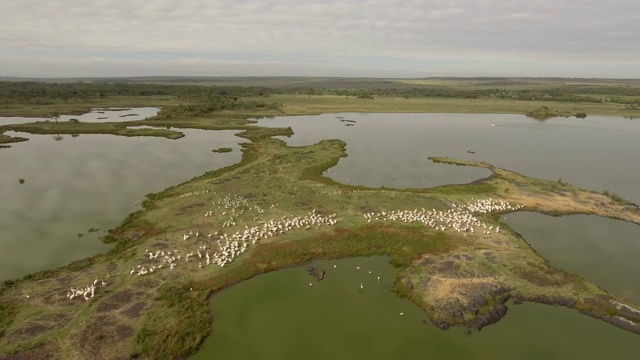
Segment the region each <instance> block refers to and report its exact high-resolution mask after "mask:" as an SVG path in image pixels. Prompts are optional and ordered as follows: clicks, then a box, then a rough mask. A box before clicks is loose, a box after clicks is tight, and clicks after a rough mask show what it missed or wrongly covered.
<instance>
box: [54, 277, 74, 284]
mask: <svg viewBox="0 0 640 360" xmlns="http://www.w3.org/2000/svg"><path fill="white" fill-rule="evenodd" d="M56 281H57V282H58V283H59V284H60V285H62V286H64V287H69V286H70V285H71V282H72V281H73V276H71V275H64V276H60V277H59V278H56Z"/></svg>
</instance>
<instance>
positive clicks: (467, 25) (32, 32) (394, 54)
mask: <svg viewBox="0 0 640 360" xmlns="http://www.w3.org/2000/svg"><path fill="white" fill-rule="evenodd" d="M0 14H2V16H3V21H2V22H0V47H1V48H3V49H11V50H12V51H11V53H12V54H16V55H17V56H19V55H20V52H23V53H22V57H26V56H28V54H29V53H28V51H31V50H39V51H45V52H47V53H49V54H57V56H58V59H63V58H68V57H70V56H71V55H72V54H78V53H79V52H82V53H86V54H90V53H91V52H93V53H104V52H109V53H111V56H108V57H105V59H106V60H105V61H110V60H109V59H110V58H114V59H115V58H121V59H131V58H132V57H135V56H136V54H140V53H146V54H157V56H160V57H162V56H165V55H166V54H172V55H173V56H182V57H183V58H185V59H188V58H194V57H200V56H202V57H204V58H216V59H222V60H225V61H231V60H233V59H238V58H240V59H244V60H251V61H260V60H262V59H265V58H266V59H270V60H274V59H275V60H278V61H282V62H290V63H292V64H294V63H296V61H299V59H308V60H307V63H308V64H309V65H310V66H311V65H313V66H326V67H327V68H331V67H333V66H335V61H336V58H343V59H344V61H345V64H353V63H357V62H360V63H361V67H364V68H367V67H371V66H370V64H371V62H373V61H374V60H373V59H374V58H375V59H381V58H382V59H386V61H387V62H388V65H387V67H386V69H388V70H390V71H391V70H394V71H395V69H397V68H398V67H399V65H397V64H395V62H398V61H399V62H402V61H409V62H416V61H429V60H446V59H449V60H469V59H477V60H479V61H486V60H491V59H495V60H511V61H530V60H536V61H541V62H545V63H546V64H550V63H554V62H561V63H562V62H571V61H573V62H582V63H584V62H596V61H599V62H610V63H611V64H615V63H616V62H620V61H623V62H625V61H626V62H637V61H638V60H639V59H640V47H638V46H637V45H636V43H637V40H636V39H638V38H640V26H638V25H637V24H638V23H640V18H639V15H638V14H640V3H638V2H637V1H627V0H617V1H609V2H603V1H589V0H584V1H566V0H537V1H533V0H513V1H499V0H481V1H462V0H458V1H454V0H449V1H443V0H406V1H381V0H372V1H363V0H357V1H327V0H235V1H229V0H222V1H201V0H182V1H175V0H154V1H140V0H138V1H135V0H110V1H103V0H66V1H62V0H59V1H35V0H4V1H2V2H0ZM163 54H165V55H163ZM83 56H86V57H87V58H90V57H91V55H83ZM7 60H11V59H7ZM158 60H160V61H161V60H162V59H158ZM105 66H106V65H105ZM113 66H119V65H118V63H117V62H115V61H114V62H113ZM350 66H351V65H342V66H338V67H339V68H344V69H349V68H350ZM376 66H377V68H379V69H380V70H381V71H384V70H385V66H382V65H376ZM356 68H357V67H356ZM405 70H406V71H409V70H411V69H408V68H407V69H405ZM523 75H524V74H523ZM631 76H638V74H637V73H636V74H635V75H631Z"/></svg>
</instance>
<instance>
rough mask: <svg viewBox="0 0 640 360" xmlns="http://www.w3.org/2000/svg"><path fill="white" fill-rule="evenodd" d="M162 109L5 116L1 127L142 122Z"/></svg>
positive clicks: (118, 109) (145, 108) (114, 109)
mask: <svg viewBox="0 0 640 360" xmlns="http://www.w3.org/2000/svg"><path fill="white" fill-rule="evenodd" d="M158 111H160V109H158V108H155V107H140V108H108V109H103V108H95V109H92V110H91V111H90V112H88V113H85V114H81V115H58V116H57V117H53V116H52V117H22V116H5V117H0V125H8V124H24V123H31V122H35V121H53V122H68V121H71V122H120V121H133V120H142V119H146V118H148V117H152V116H156V115H157V114H158Z"/></svg>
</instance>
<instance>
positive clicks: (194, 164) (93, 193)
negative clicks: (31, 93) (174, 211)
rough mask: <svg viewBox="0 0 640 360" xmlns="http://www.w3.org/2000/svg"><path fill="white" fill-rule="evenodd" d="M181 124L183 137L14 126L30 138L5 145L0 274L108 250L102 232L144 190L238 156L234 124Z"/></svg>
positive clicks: (136, 204) (134, 206)
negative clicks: (57, 134)
mask: <svg viewBox="0 0 640 360" xmlns="http://www.w3.org/2000/svg"><path fill="white" fill-rule="evenodd" d="M132 111H135V112H141V113H142V111H138V109H132ZM176 130H179V131H181V132H183V133H184V134H185V137H184V138H181V139H178V140H169V139H165V138H156V137H135V138H127V137H121V136H114V135H85V134H82V135H79V136H70V135H62V138H61V140H58V141H56V140H55V139H54V137H53V136H52V135H31V134H25V133H16V132H8V134H10V135H15V136H21V137H26V138H29V141H26V142H21V143H15V144H12V147H11V148H9V149H1V151H0V164H2V171H1V172H0V184H2V186H1V187H0V199H2V201H0V239H1V241H0V281H2V280H9V279H15V278H18V277H22V276H24V275H27V274H29V273H33V272H36V271H39V270H45V269H51V268H55V267H58V266H62V265H65V264H68V263H69V262H71V261H74V260H79V259H83V258H85V257H89V256H92V255H95V254H97V253H100V252H105V251H107V250H108V249H109V248H110V245H106V244H104V243H102V242H101V241H100V239H99V238H100V237H102V236H104V235H105V233H106V231H107V230H109V229H111V228H114V227H116V226H117V225H118V224H119V223H120V222H121V221H122V220H124V219H125V218H126V217H127V215H128V214H130V213H132V212H134V211H136V210H140V209H141V208H142V207H141V206H140V202H141V201H142V200H144V196H145V195H146V194H148V193H152V192H158V191H161V190H163V189H165V188H167V187H169V186H172V185H176V184H178V183H181V182H184V181H187V180H189V179H191V178H193V177H195V176H199V175H202V174H203V173H204V172H206V171H209V170H214V169H218V168H221V167H224V166H228V165H232V164H234V163H237V162H238V161H240V158H241V153H240V146H239V145H238V144H239V143H240V142H242V141H243V140H244V139H241V138H238V137H236V136H235V133H237V132H236V131H204V130H193V129H176ZM220 147H229V148H231V149H233V151H232V152H230V153H224V154H220V153H213V152H211V150H212V149H216V148H220ZM19 179H24V180H25V183H24V184H20V183H19V182H18V180H19ZM89 229H99V231H95V232H89ZM79 234H81V235H80V236H79Z"/></svg>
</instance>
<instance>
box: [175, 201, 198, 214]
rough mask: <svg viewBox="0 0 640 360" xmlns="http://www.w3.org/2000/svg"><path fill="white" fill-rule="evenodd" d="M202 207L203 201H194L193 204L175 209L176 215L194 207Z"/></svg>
mask: <svg viewBox="0 0 640 360" xmlns="http://www.w3.org/2000/svg"><path fill="white" fill-rule="evenodd" d="M201 207H204V203H195V204H191V205H189V206H185V207H181V208H180V209H178V210H177V211H176V215H184V214H186V213H187V212H189V211H191V210H194V209H198V208H201Z"/></svg>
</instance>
